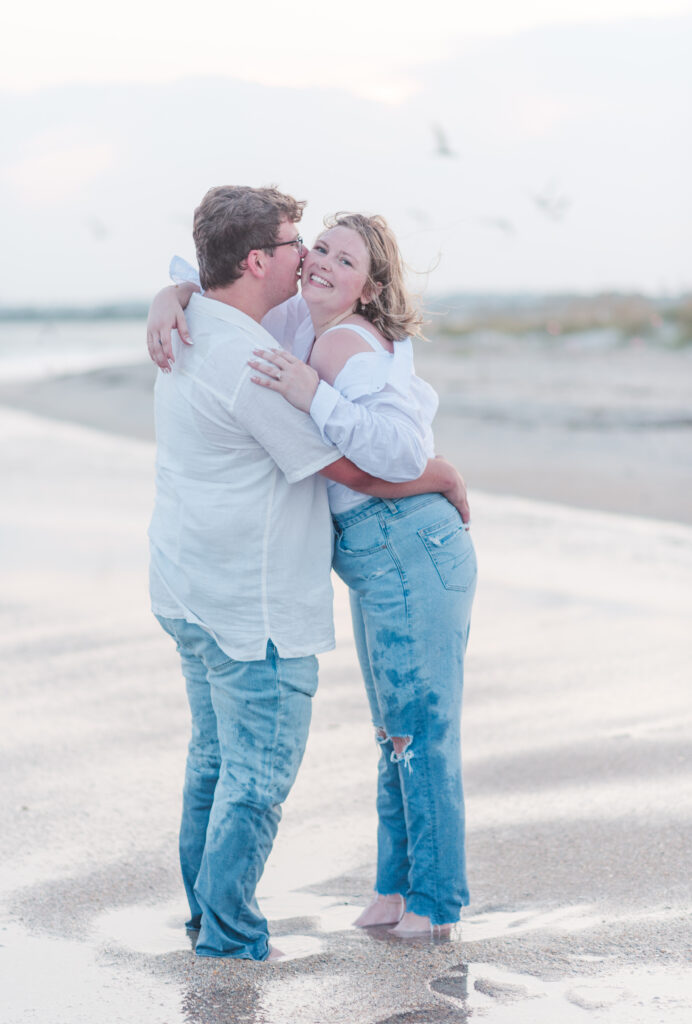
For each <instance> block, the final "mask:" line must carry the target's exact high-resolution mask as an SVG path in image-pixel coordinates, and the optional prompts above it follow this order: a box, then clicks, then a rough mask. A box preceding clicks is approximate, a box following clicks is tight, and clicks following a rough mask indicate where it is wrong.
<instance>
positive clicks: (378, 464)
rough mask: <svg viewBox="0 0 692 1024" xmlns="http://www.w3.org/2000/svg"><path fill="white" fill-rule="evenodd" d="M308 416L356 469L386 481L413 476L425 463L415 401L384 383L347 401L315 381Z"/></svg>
mask: <svg viewBox="0 0 692 1024" xmlns="http://www.w3.org/2000/svg"><path fill="white" fill-rule="evenodd" d="M310 416H311V418H312V420H313V421H314V423H315V424H316V426H317V427H318V428H319V432H320V435H321V437H322V439H323V440H324V441H325V442H331V443H332V444H335V445H336V447H337V448H338V449H339V451H340V452H341V454H342V455H346V456H347V457H348V458H349V459H350V460H351V462H354V463H355V464H356V466H358V467H359V468H360V469H362V470H365V472H366V473H370V474H371V475H372V476H376V477H379V478H380V479H381V480H387V481H389V482H390V483H403V482H405V481H407V480H416V479H417V478H418V477H419V476H420V475H421V473H422V472H423V470H424V469H425V467H426V464H427V461H428V449H427V446H426V427H425V423H424V420H423V417H422V415H421V411H420V409H419V408H418V406H417V404H416V403H415V402H414V401H413V400H412V399H411V397H410V396H405V395H402V394H401V393H400V392H398V391H396V390H395V389H394V388H391V387H389V386H387V385H385V386H384V388H382V390H380V391H378V392H376V393H375V394H371V395H363V396H362V397H360V398H358V399H357V400H355V401H349V400H348V399H346V398H344V397H343V395H341V394H340V393H339V391H337V390H336V388H333V387H331V385H329V384H327V383H326V382H325V381H320V384H319V385H318V388H317V391H316V392H315V396H314V398H313V400H312V405H311V406H310Z"/></svg>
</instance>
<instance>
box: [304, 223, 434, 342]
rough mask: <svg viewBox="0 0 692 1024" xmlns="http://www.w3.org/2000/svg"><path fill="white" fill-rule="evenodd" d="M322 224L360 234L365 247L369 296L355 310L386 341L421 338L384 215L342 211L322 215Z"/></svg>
mask: <svg viewBox="0 0 692 1024" xmlns="http://www.w3.org/2000/svg"><path fill="white" fill-rule="evenodd" d="M324 226H325V227H326V228H336V227H344V228H351V230H352V231H355V232H356V233H357V234H358V235H360V237H361V238H362V239H363V241H364V242H365V247H366V249H367V250H368V255H369V256H370V270H369V272H368V285H369V286H370V292H371V294H372V298H371V299H370V300H369V301H368V302H366V303H362V302H358V305H357V306H356V313H358V314H360V316H362V317H365V319H366V320H369V321H370V323H371V324H372V325H373V327H376V328H377V330H378V331H380V333H381V334H382V335H383V336H384V337H385V338H387V340H388V341H401V340H402V339H403V338H410V337H423V332H422V330H421V328H422V326H423V324H424V323H425V321H424V319H423V313H422V310H421V309H420V308H419V307H418V306H417V304H416V303H415V302H414V300H413V298H412V296H411V295H410V294H409V292H408V290H407V288H406V283H405V275H404V262H403V260H402V258H401V253H400V252H399V246H398V245H397V241H396V238H395V237H394V233H393V232H392V229H391V228H390V227H389V225H388V224H387V221H386V220H385V219H384V217H380V216H379V215H375V216H374V217H366V216H365V214H362V213H345V212H343V211H342V212H339V213H335V214H334V215H333V216H332V217H325V219H324ZM380 285H381V287H378V286H380Z"/></svg>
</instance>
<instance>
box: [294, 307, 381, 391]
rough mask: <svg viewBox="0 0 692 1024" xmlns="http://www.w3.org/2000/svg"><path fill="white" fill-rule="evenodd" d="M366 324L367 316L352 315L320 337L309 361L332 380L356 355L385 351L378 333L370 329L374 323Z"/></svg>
mask: <svg viewBox="0 0 692 1024" xmlns="http://www.w3.org/2000/svg"><path fill="white" fill-rule="evenodd" d="M366 324H367V321H366V320H365V319H364V318H362V317H358V318H356V317H353V318H352V319H349V320H348V321H344V323H342V324H339V325H338V326H337V327H332V328H330V329H329V330H328V331H325V332H324V333H323V334H321V335H320V337H319V338H317V340H316V341H315V344H314V346H313V349H312V355H311V356H310V365H311V366H313V367H314V368H315V369H316V370H317V372H318V373H319V375H320V377H321V378H322V379H323V380H326V381H327V382H328V383H329V384H333V383H334V381H335V380H336V378H337V376H338V375H339V374H340V373H341V371H342V370H343V369H344V367H345V366H346V364H347V363H348V362H349V361H350V360H352V359H353V358H354V357H356V356H367V355H370V356H371V357H376V356H377V355H378V354H386V350H385V349H384V348H383V347H381V345H380V343H379V338H378V336H377V333H376V332H374V331H373V330H372V329H371V325H369V324H368V326H367V327H366V326H365V325H366ZM364 335H365V336H364ZM368 335H369V337H368Z"/></svg>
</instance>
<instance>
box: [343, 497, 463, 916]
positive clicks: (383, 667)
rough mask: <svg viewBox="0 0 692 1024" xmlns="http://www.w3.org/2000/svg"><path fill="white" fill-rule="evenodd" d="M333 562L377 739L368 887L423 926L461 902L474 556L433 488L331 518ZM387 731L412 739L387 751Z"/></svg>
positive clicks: (453, 515)
mask: <svg viewBox="0 0 692 1024" xmlns="http://www.w3.org/2000/svg"><path fill="white" fill-rule="evenodd" d="M334 525H335V529H336V547H335V555H334V563H333V564H334V569H335V570H336V572H337V573H338V574H339V576H340V577H341V579H342V580H344V582H345V583H346V584H347V585H348V587H349V589H350V596H351V612H352V617H353V630H354V633H355V638H356V647H357V650H358V658H359V661H360V666H361V670H362V672H363V678H364V680H365V687H366V690H367V694H368V699H369V701H370V708H371V713H372V718H373V723H374V725H375V729H376V736H377V738H378V742H379V743H380V759H379V765H378V788H377V812H378V818H379V822H378V834H377V877H376V882H375V889H376V891H377V892H378V893H382V894H389V893H400V894H401V895H402V896H404V898H405V899H406V908H407V910H411V911H413V912H414V913H416V914H421V915H425V916H427V917H429V918H430V920H431V922H432V924H448V923H452V922H454V921H458V920H459V911H460V909H461V907H462V906H465V905H466V904H467V903H468V902H469V894H468V887H467V883H466V860H465V850H464V841H465V833H464V825H465V822H464V797H463V789H462V781H461V697H462V689H463V682H464V652H465V650H466V644H467V641H468V635H469V625H470V616H471V605H472V602H473V595H474V592H475V588H476V575H477V569H476V555H475V552H474V549H473V544H472V542H471V537H470V535H469V533H468V532H467V531H466V530H465V529H464V527H463V523H462V521H461V517H460V515H459V513H458V512H457V511H456V509H455V508H454V507H453V506H452V505H450V504H449V502H448V501H446V499H445V498H443V497H441V495H439V494H422V495H417V496H415V497H411V498H404V499H401V500H397V501H383V500H380V499H379V498H372V499H369V500H368V501H365V502H364V503H363V504H361V505H358V506H357V507H356V508H355V509H352V510H351V511H349V512H345V513H342V514H339V515H335V516H334ZM391 737H406V738H407V739H410V742H409V743H408V746H407V747H406V749H404V750H403V751H401V753H399V754H397V752H396V751H395V749H394V745H393V743H392V740H391Z"/></svg>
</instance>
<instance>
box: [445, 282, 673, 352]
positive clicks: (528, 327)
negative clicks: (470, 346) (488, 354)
mask: <svg viewBox="0 0 692 1024" xmlns="http://www.w3.org/2000/svg"><path fill="white" fill-rule="evenodd" d="M428 311H429V313H430V320H429V322H428V325H427V333H429V334H431V335H432V336H434V337H436V338H449V339H450V340H452V339H454V338H459V339H463V338H465V337H469V336H471V335H473V336H474V337H476V338H477V336H478V335H487V334H502V335H509V336H512V337H517V338H520V337H522V336H526V337H531V338H532V339H535V340H541V339H542V338H543V339H545V340H548V339H550V338H561V337H569V336H570V335H575V334H580V335H584V334H589V333H597V332H601V331H604V332H606V331H607V332H608V333H609V334H610V335H611V336H613V335H614V336H615V338H616V339H617V340H620V341H622V342H633V341H636V340H641V341H647V342H649V343H652V344H659V345H663V346H665V347H670V348H681V347H685V346H688V345H692V294H689V295H681V296H677V297H675V298H653V297H650V296H646V295H641V294H622V293H617V292H607V293H606V292H604V293H602V294H598V295H549V296H537V295H514V296H509V295H508V296H499V295H495V296H493V295H488V296H485V297H483V296H464V295H452V296H448V297H446V298H443V299H436V300H435V301H434V302H431V303H429V304H428Z"/></svg>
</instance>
